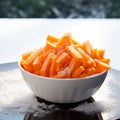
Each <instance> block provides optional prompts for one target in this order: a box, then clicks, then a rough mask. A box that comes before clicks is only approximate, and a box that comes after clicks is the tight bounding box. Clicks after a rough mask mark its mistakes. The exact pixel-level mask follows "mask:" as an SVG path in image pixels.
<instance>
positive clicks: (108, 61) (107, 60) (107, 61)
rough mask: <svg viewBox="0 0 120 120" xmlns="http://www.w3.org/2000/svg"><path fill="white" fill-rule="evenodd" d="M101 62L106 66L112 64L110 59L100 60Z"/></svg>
mask: <svg viewBox="0 0 120 120" xmlns="http://www.w3.org/2000/svg"><path fill="white" fill-rule="evenodd" d="M100 61H102V62H104V63H106V64H109V63H110V58H103V59H100Z"/></svg>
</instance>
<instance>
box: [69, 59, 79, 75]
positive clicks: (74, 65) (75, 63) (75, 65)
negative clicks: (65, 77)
mask: <svg viewBox="0 0 120 120" xmlns="http://www.w3.org/2000/svg"><path fill="white" fill-rule="evenodd" d="M80 65H81V61H80V60H78V59H76V58H72V59H71V61H70V63H69V65H68V68H69V69H70V73H71V74H72V73H73V72H74V71H75V70H76V69H77V68H78V67H79V66H80Z"/></svg>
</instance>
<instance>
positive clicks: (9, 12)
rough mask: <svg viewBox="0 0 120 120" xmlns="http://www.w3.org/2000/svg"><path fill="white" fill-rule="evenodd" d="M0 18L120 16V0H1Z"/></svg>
mask: <svg viewBox="0 0 120 120" xmlns="http://www.w3.org/2000/svg"><path fill="white" fill-rule="evenodd" d="M0 18H120V0H69V1H68V0H0Z"/></svg>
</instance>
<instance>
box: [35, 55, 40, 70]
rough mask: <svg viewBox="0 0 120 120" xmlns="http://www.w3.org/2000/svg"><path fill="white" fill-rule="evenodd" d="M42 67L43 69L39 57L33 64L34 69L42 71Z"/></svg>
mask: <svg viewBox="0 0 120 120" xmlns="http://www.w3.org/2000/svg"><path fill="white" fill-rule="evenodd" d="M41 67H42V62H41V58H40V56H38V57H37V58H36V59H35V60H34V62H33V68H34V70H40V68H41Z"/></svg>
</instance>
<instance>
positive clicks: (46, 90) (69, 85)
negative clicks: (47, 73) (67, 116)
mask: <svg viewBox="0 0 120 120" xmlns="http://www.w3.org/2000/svg"><path fill="white" fill-rule="evenodd" d="M19 68H20V70H21V73H22V76H23V78H24V80H25V81H26V83H27V84H28V86H29V88H30V89H31V90H32V91H33V93H34V95H35V96H37V97H40V98H42V99H45V100H47V101H50V102H54V103H75V102H80V101H83V100H86V99H87V98H89V97H91V96H92V95H93V94H94V93H96V92H97V90H98V89H99V88H100V87H101V85H102V83H103V82H104V80H105V78H106V75H107V73H108V71H105V72H102V73H100V74H96V75H93V76H90V77H85V78H67V79H59V78H49V77H43V76H38V75H35V74H32V73H30V72H28V71H26V70H24V69H23V68H22V67H21V65H20V63H19Z"/></svg>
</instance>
